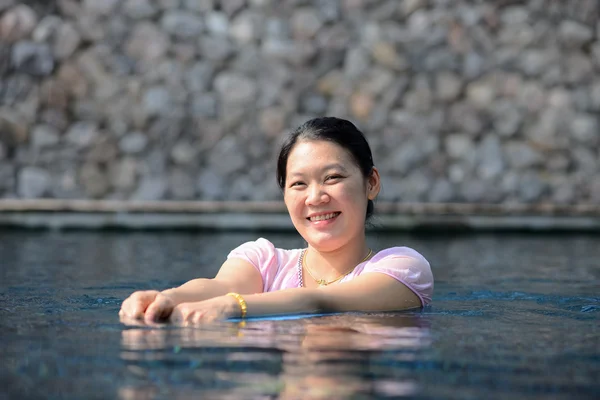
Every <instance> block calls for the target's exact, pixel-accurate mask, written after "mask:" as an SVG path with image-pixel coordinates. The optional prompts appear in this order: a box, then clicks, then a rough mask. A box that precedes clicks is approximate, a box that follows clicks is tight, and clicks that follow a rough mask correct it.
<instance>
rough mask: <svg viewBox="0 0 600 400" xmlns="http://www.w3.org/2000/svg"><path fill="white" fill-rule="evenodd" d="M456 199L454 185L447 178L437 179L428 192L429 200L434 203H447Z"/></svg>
mask: <svg viewBox="0 0 600 400" xmlns="http://www.w3.org/2000/svg"><path fill="white" fill-rule="evenodd" d="M454 199H455V191H454V187H453V185H452V184H451V183H450V182H449V181H447V180H445V179H438V180H436V181H435V182H434V184H433V187H432V188H431V190H430V191H429V193H428V200H429V201H431V202H433V203H447V202H451V201H453V200H454Z"/></svg>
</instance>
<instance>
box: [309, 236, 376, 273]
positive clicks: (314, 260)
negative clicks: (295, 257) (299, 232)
mask: <svg viewBox="0 0 600 400" xmlns="http://www.w3.org/2000/svg"><path fill="white" fill-rule="evenodd" d="M360 239H361V240H356V241H353V242H350V243H348V244H346V245H344V246H342V247H340V248H337V249H335V250H331V251H324V250H318V249H316V248H314V247H312V246H310V245H309V246H308V250H307V252H306V255H305V261H306V264H308V265H309V266H310V269H311V271H313V272H314V273H315V274H318V276H319V278H322V279H325V280H331V279H335V278H337V277H338V276H339V275H341V274H344V273H347V272H348V271H350V270H352V269H353V268H354V267H356V265H358V264H359V263H360V262H361V261H363V259H364V258H365V257H366V256H367V254H368V252H369V248H368V246H367V242H366V240H365V237H364V236H362V237H361V238H360Z"/></svg>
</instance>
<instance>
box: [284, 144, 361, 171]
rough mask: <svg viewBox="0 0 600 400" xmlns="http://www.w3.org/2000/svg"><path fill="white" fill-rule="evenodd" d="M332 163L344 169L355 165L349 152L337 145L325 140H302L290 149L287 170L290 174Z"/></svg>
mask: <svg viewBox="0 0 600 400" xmlns="http://www.w3.org/2000/svg"><path fill="white" fill-rule="evenodd" d="M333 163H337V164H341V165H342V166H344V167H346V168H352V166H354V164H355V163H354V160H353V158H352V155H351V154H350V152H349V151H348V150H346V149H345V148H343V147H342V146H340V145H338V144H337V143H334V142H329V141H325V140H302V141H299V142H298V143H296V145H295V146H294V147H293V148H292V151H291V152H290V155H289V157H288V161H287V169H288V172H290V171H292V170H296V169H303V168H306V167H312V168H315V167H319V166H323V165H329V164H333Z"/></svg>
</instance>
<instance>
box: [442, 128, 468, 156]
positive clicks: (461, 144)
mask: <svg viewBox="0 0 600 400" xmlns="http://www.w3.org/2000/svg"><path fill="white" fill-rule="evenodd" d="M444 144H445V149H446V153H447V154H448V155H449V156H450V157H451V158H455V159H462V158H465V157H466V156H467V155H469V154H473V153H474V150H475V143H473V139H472V138H471V137H470V136H469V135H466V134H464V133H455V134H452V135H448V136H447V137H446V140H445V143H444Z"/></svg>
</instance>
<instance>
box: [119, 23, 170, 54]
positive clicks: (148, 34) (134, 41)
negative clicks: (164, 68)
mask: <svg viewBox="0 0 600 400" xmlns="http://www.w3.org/2000/svg"><path fill="white" fill-rule="evenodd" d="M169 46H170V43H169V39H168V37H167V36H166V35H165V34H164V33H163V32H161V31H160V30H159V29H158V28H157V27H156V26H155V25H154V24H151V23H148V22H141V23H138V24H136V25H135V27H134V28H133V32H132V33H131V36H130V37H129V39H128V40H127V42H126V43H125V53H126V54H127V55H128V56H129V57H131V58H133V59H136V60H142V61H146V62H151V61H156V60H159V59H161V58H162V57H163V56H164V55H165V54H166V52H167V50H168V48H169Z"/></svg>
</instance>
